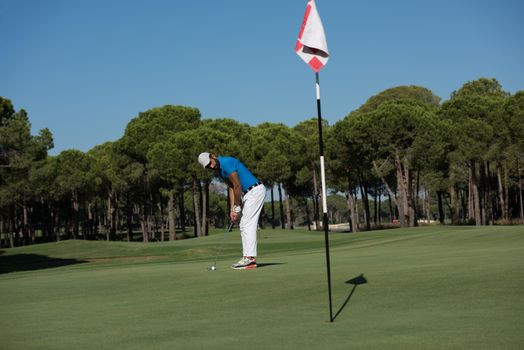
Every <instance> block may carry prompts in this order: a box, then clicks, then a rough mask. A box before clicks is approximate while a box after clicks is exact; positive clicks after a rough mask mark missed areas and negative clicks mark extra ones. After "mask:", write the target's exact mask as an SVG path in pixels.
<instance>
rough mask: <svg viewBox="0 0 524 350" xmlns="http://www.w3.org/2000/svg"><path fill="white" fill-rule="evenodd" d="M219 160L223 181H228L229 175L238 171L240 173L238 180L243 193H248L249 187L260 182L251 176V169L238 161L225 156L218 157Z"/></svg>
mask: <svg viewBox="0 0 524 350" xmlns="http://www.w3.org/2000/svg"><path fill="white" fill-rule="evenodd" d="M217 159H218V162H219V163H220V171H219V172H220V176H221V177H222V178H223V179H226V180H228V179H229V175H231V174H232V173H234V172H235V171H236V172H237V173H238V178H239V179H240V184H241V185H242V191H246V190H247V189H248V188H249V187H251V186H253V185H254V184H255V183H257V182H258V179H257V178H256V177H255V176H254V175H253V174H251V172H250V171H249V169H248V168H246V166H245V165H244V164H242V162H240V161H239V160H238V159H236V158H233V157H223V156H218V157H217Z"/></svg>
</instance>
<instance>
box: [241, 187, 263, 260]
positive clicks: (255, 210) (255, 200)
mask: <svg viewBox="0 0 524 350" xmlns="http://www.w3.org/2000/svg"><path fill="white" fill-rule="evenodd" d="M265 198H266V188H265V187H264V185H258V186H257V187H254V188H253V189H251V191H249V192H248V193H246V194H245V195H244V196H243V197H242V204H243V208H242V218H241V219H240V225H239V226H240V236H241V237H242V251H243V255H244V256H253V257H255V256H257V228H258V218H259V217H260V212H261V211H262V208H263V206H264V199H265Z"/></svg>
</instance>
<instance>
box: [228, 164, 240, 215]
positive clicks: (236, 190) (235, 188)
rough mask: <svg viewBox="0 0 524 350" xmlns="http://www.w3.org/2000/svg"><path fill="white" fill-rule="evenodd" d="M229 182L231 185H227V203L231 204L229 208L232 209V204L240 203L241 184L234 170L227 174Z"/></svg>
mask: <svg viewBox="0 0 524 350" xmlns="http://www.w3.org/2000/svg"><path fill="white" fill-rule="evenodd" d="M229 182H230V183H231V187H229V198H230V203H229V204H230V205H231V209H233V206H235V205H240V204H241V203H242V185H241V184H240V179H239V178H238V173H237V172H236V171H235V172H233V173H231V175H229Z"/></svg>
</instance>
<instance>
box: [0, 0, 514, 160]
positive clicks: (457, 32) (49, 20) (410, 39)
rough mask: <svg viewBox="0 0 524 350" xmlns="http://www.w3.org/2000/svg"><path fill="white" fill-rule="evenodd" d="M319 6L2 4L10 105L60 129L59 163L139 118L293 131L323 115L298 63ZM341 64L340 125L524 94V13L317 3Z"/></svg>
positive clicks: (5, 91)
mask: <svg viewBox="0 0 524 350" xmlns="http://www.w3.org/2000/svg"><path fill="white" fill-rule="evenodd" d="M306 2H307V1H306V0H265V1H252V0H221V1H211V0H185V1H182V0H125V1H124V0H103V1H101V0H84V1H79V0H0V96H3V97H5V98H8V99H10V100H11V101H12V102H13V104H14V107H15V109H16V110H19V109H20V108H24V109H25V110H27V111H28V113H29V118H30V121H31V123H32V126H33V129H32V132H33V133H34V134H36V133H37V132H38V130H39V129H41V128H44V127H48V128H49V129H50V130H51V131H52V133H53V135H54V140H55V149H53V150H52V151H51V154H57V153H59V152H60V151H62V150H64V149H69V148H76V149H80V150H82V151H87V150H89V149H90V148H92V147H94V146H96V145H98V144H101V143H104V142H106V141H114V140H117V139H118V138H120V137H121V136H122V135H123V132H124V129H125V127H126V125H127V123H128V122H129V121H130V120H131V119H132V118H133V117H135V116H137V115H138V113H139V112H141V111H145V110H147V109H149V108H152V107H158V106H162V105H166V104H174V105H184V106H192V107H197V108H199V109H200V111H201V113H202V116H203V117H204V118H222V117H229V118H234V119H236V120H238V121H240V122H245V123H248V124H250V125H257V124H259V123H262V122H265V121H270V122H283V123H285V124H287V125H289V126H294V125H296V124H297V123H298V122H300V121H303V120H306V119H308V118H310V117H315V116H316V102H315V77H314V73H313V71H312V70H311V69H310V68H309V67H308V66H307V65H306V64H305V63H303V62H302V61H301V60H300V59H299V57H298V56H297V55H296V54H295V52H294V48H295V41H296V38H297V35H298V32H299V29H300V25H301V23H302V18H303V15H304V11H305V6H306ZM317 7H318V10H319V13H320V16H321V18H322V21H323V23H324V28H325V31H326V36H327V41H328V45H329V51H330V60H329V63H328V65H327V66H326V68H324V69H323V70H322V71H321V74H320V81H321V95H322V111H323V116H324V118H326V119H327V120H328V121H329V123H330V124H334V123H335V122H337V121H338V120H340V119H342V118H344V116H346V115H347V114H348V113H349V112H351V111H352V110H354V109H356V108H358V107H359V106H360V105H361V104H362V103H364V102H365V101H366V100H367V99H368V98H369V97H371V96H373V95H375V94H377V93H379V92H380V91H383V90H385V89H387V88H390V87H394V86H398V85H420V86H424V87H426V88H428V89H431V90H432V91H433V92H434V93H435V94H437V95H438V96H440V97H441V98H443V99H444V100H445V99H447V98H449V96H450V94H451V92H453V91H454V90H457V89H459V88H460V87H461V86H462V85H463V84H464V83H465V82H467V81H471V80H474V79H478V78H480V77H490V78H491V77H492V78H496V79H498V80H499V82H500V83H501V84H502V86H503V88H504V89H505V90H507V91H509V92H511V93H514V92H516V91H518V90H523V89H524V2H523V1H520V0H476V1H475V0H440V1H423V0H417V1H415V0H396V1H393V0H365V1H363V0H362V1H356V0H317Z"/></svg>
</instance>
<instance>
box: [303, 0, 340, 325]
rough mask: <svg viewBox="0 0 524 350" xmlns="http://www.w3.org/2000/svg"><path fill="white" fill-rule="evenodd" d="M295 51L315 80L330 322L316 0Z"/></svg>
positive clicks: (323, 53) (325, 55)
mask: <svg viewBox="0 0 524 350" xmlns="http://www.w3.org/2000/svg"><path fill="white" fill-rule="evenodd" d="M295 52H296V53H297V55H298V56H299V57H300V58H301V59H302V60H304V62H306V63H307V64H308V65H309V66H310V67H311V68H312V69H313V70H314V71H315V77H316V81H317V112H318V146H319V148H320V178H321V180H322V208H323V212H324V215H323V218H322V226H323V227H324V239H325V242H326V269H327V281H328V292H329V321H330V322H333V303H332V301H331V262H330V258H329V237H328V233H329V226H328V216H327V191H326V172H325V167H324V142H323V140H322V111H321V108H320V83H319V79H318V72H319V71H320V70H321V69H322V68H323V67H324V66H325V65H326V64H327V62H328V59H329V51H328V47H327V42H326V35H325V33H324V27H323V26H322V21H321V20H320V16H319V14H318V11H317V6H316V4H315V0H308V3H307V6H306V13H305V15H304V20H303V21H302V26H301V27H300V32H299V34H298V39H297V43H296V45H295Z"/></svg>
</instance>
